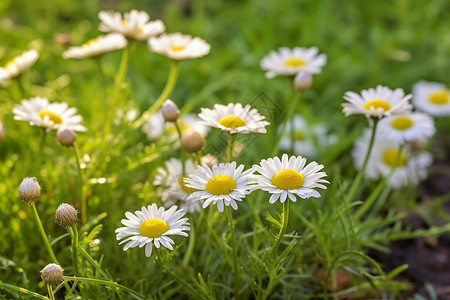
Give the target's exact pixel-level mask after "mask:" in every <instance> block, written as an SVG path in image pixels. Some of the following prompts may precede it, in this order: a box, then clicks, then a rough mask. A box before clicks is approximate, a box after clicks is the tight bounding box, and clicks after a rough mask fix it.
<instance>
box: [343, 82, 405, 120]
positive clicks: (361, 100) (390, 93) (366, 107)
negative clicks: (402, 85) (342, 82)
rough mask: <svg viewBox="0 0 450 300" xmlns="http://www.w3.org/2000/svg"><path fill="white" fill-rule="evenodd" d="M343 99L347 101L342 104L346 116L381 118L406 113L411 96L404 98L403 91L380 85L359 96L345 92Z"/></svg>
mask: <svg viewBox="0 0 450 300" xmlns="http://www.w3.org/2000/svg"><path fill="white" fill-rule="evenodd" d="M344 99H345V100H347V101H348V103H344V104H342V106H343V107H344V109H343V112H344V113H345V115H346V116H348V115H354V114H362V115H365V116H366V117H373V118H375V117H377V118H382V117H385V116H390V115H397V114H404V113H408V112H410V111H411V109H412V105H411V104H410V103H409V99H411V95H406V96H405V93H404V92H403V89H395V90H391V89H390V88H388V87H385V86H382V85H378V86H377V87H376V88H375V89H368V90H362V91H361V95H358V94H356V93H355V92H346V93H345V96H344Z"/></svg>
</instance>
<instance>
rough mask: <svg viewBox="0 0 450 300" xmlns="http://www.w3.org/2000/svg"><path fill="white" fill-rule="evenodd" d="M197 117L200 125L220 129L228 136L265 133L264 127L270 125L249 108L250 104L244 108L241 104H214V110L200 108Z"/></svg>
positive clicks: (254, 110)
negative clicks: (200, 120) (228, 134)
mask: <svg viewBox="0 0 450 300" xmlns="http://www.w3.org/2000/svg"><path fill="white" fill-rule="evenodd" d="M198 116H199V118H200V119H202V120H203V121H202V122H201V123H202V124H204V125H207V126H211V127H216V128H220V129H222V130H223V131H225V132H228V133H230V134H235V133H251V132H257V133H266V128H265V127H266V126H267V125H270V123H269V122H267V121H265V120H264V119H265V117H264V116H263V115H260V114H259V112H258V110H257V109H256V108H253V109H252V108H251V107H250V104H247V105H246V106H244V107H242V104H241V103H236V104H234V103H229V104H228V105H221V104H215V105H214V109H209V108H202V109H201V113H199V114H198Z"/></svg>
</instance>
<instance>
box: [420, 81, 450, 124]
mask: <svg viewBox="0 0 450 300" xmlns="http://www.w3.org/2000/svg"><path fill="white" fill-rule="evenodd" d="M412 92H413V99H412V102H413V104H414V106H415V107H417V109H419V110H421V111H423V112H426V113H427V114H430V115H432V116H445V115H450V90H449V89H448V88H447V87H446V86H445V85H444V84H442V83H437V82H426V81H419V82H418V83H416V84H415V85H414V86H413V88H412Z"/></svg>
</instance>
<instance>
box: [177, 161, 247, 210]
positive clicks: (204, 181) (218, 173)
mask: <svg viewBox="0 0 450 300" xmlns="http://www.w3.org/2000/svg"><path fill="white" fill-rule="evenodd" d="M243 170H244V165H240V166H239V167H237V168H236V162H234V161H233V162H231V163H226V164H223V163H222V164H219V165H213V166H212V168H210V167H208V166H207V165H205V164H204V165H202V166H197V169H196V170H195V171H194V172H193V173H192V174H190V175H189V176H188V177H187V178H185V179H184V182H185V183H186V186H187V187H189V188H193V189H196V190H197V191H196V192H194V193H192V194H190V195H189V197H188V200H195V201H200V200H204V202H203V208H205V207H208V206H209V205H210V204H211V203H212V204H213V205H217V209H218V210H219V212H223V209H224V206H231V207H232V208H233V209H235V210H237V209H238V206H237V203H236V201H242V199H243V198H245V197H246V196H247V195H248V194H250V190H251V188H252V185H251V178H252V175H251V174H252V173H253V170H252V169H249V170H247V171H244V172H242V171H243Z"/></svg>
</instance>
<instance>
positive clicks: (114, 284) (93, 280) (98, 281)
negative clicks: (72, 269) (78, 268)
mask: <svg viewBox="0 0 450 300" xmlns="http://www.w3.org/2000/svg"><path fill="white" fill-rule="evenodd" d="M63 279H64V280H67V281H81V282H90V283H95V284H103V285H107V286H112V287H116V288H118V289H121V290H124V291H126V292H128V293H130V294H131V295H133V296H134V297H135V298H136V299H147V298H146V297H145V296H144V295H142V294H140V293H138V292H136V291H134V290H132V289H130V288H128V287H126V286H123V285H121V284H118V283H117V282H113V281H108V280H102V279H97V278H87V277H77V276H63Z"/></svg>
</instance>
